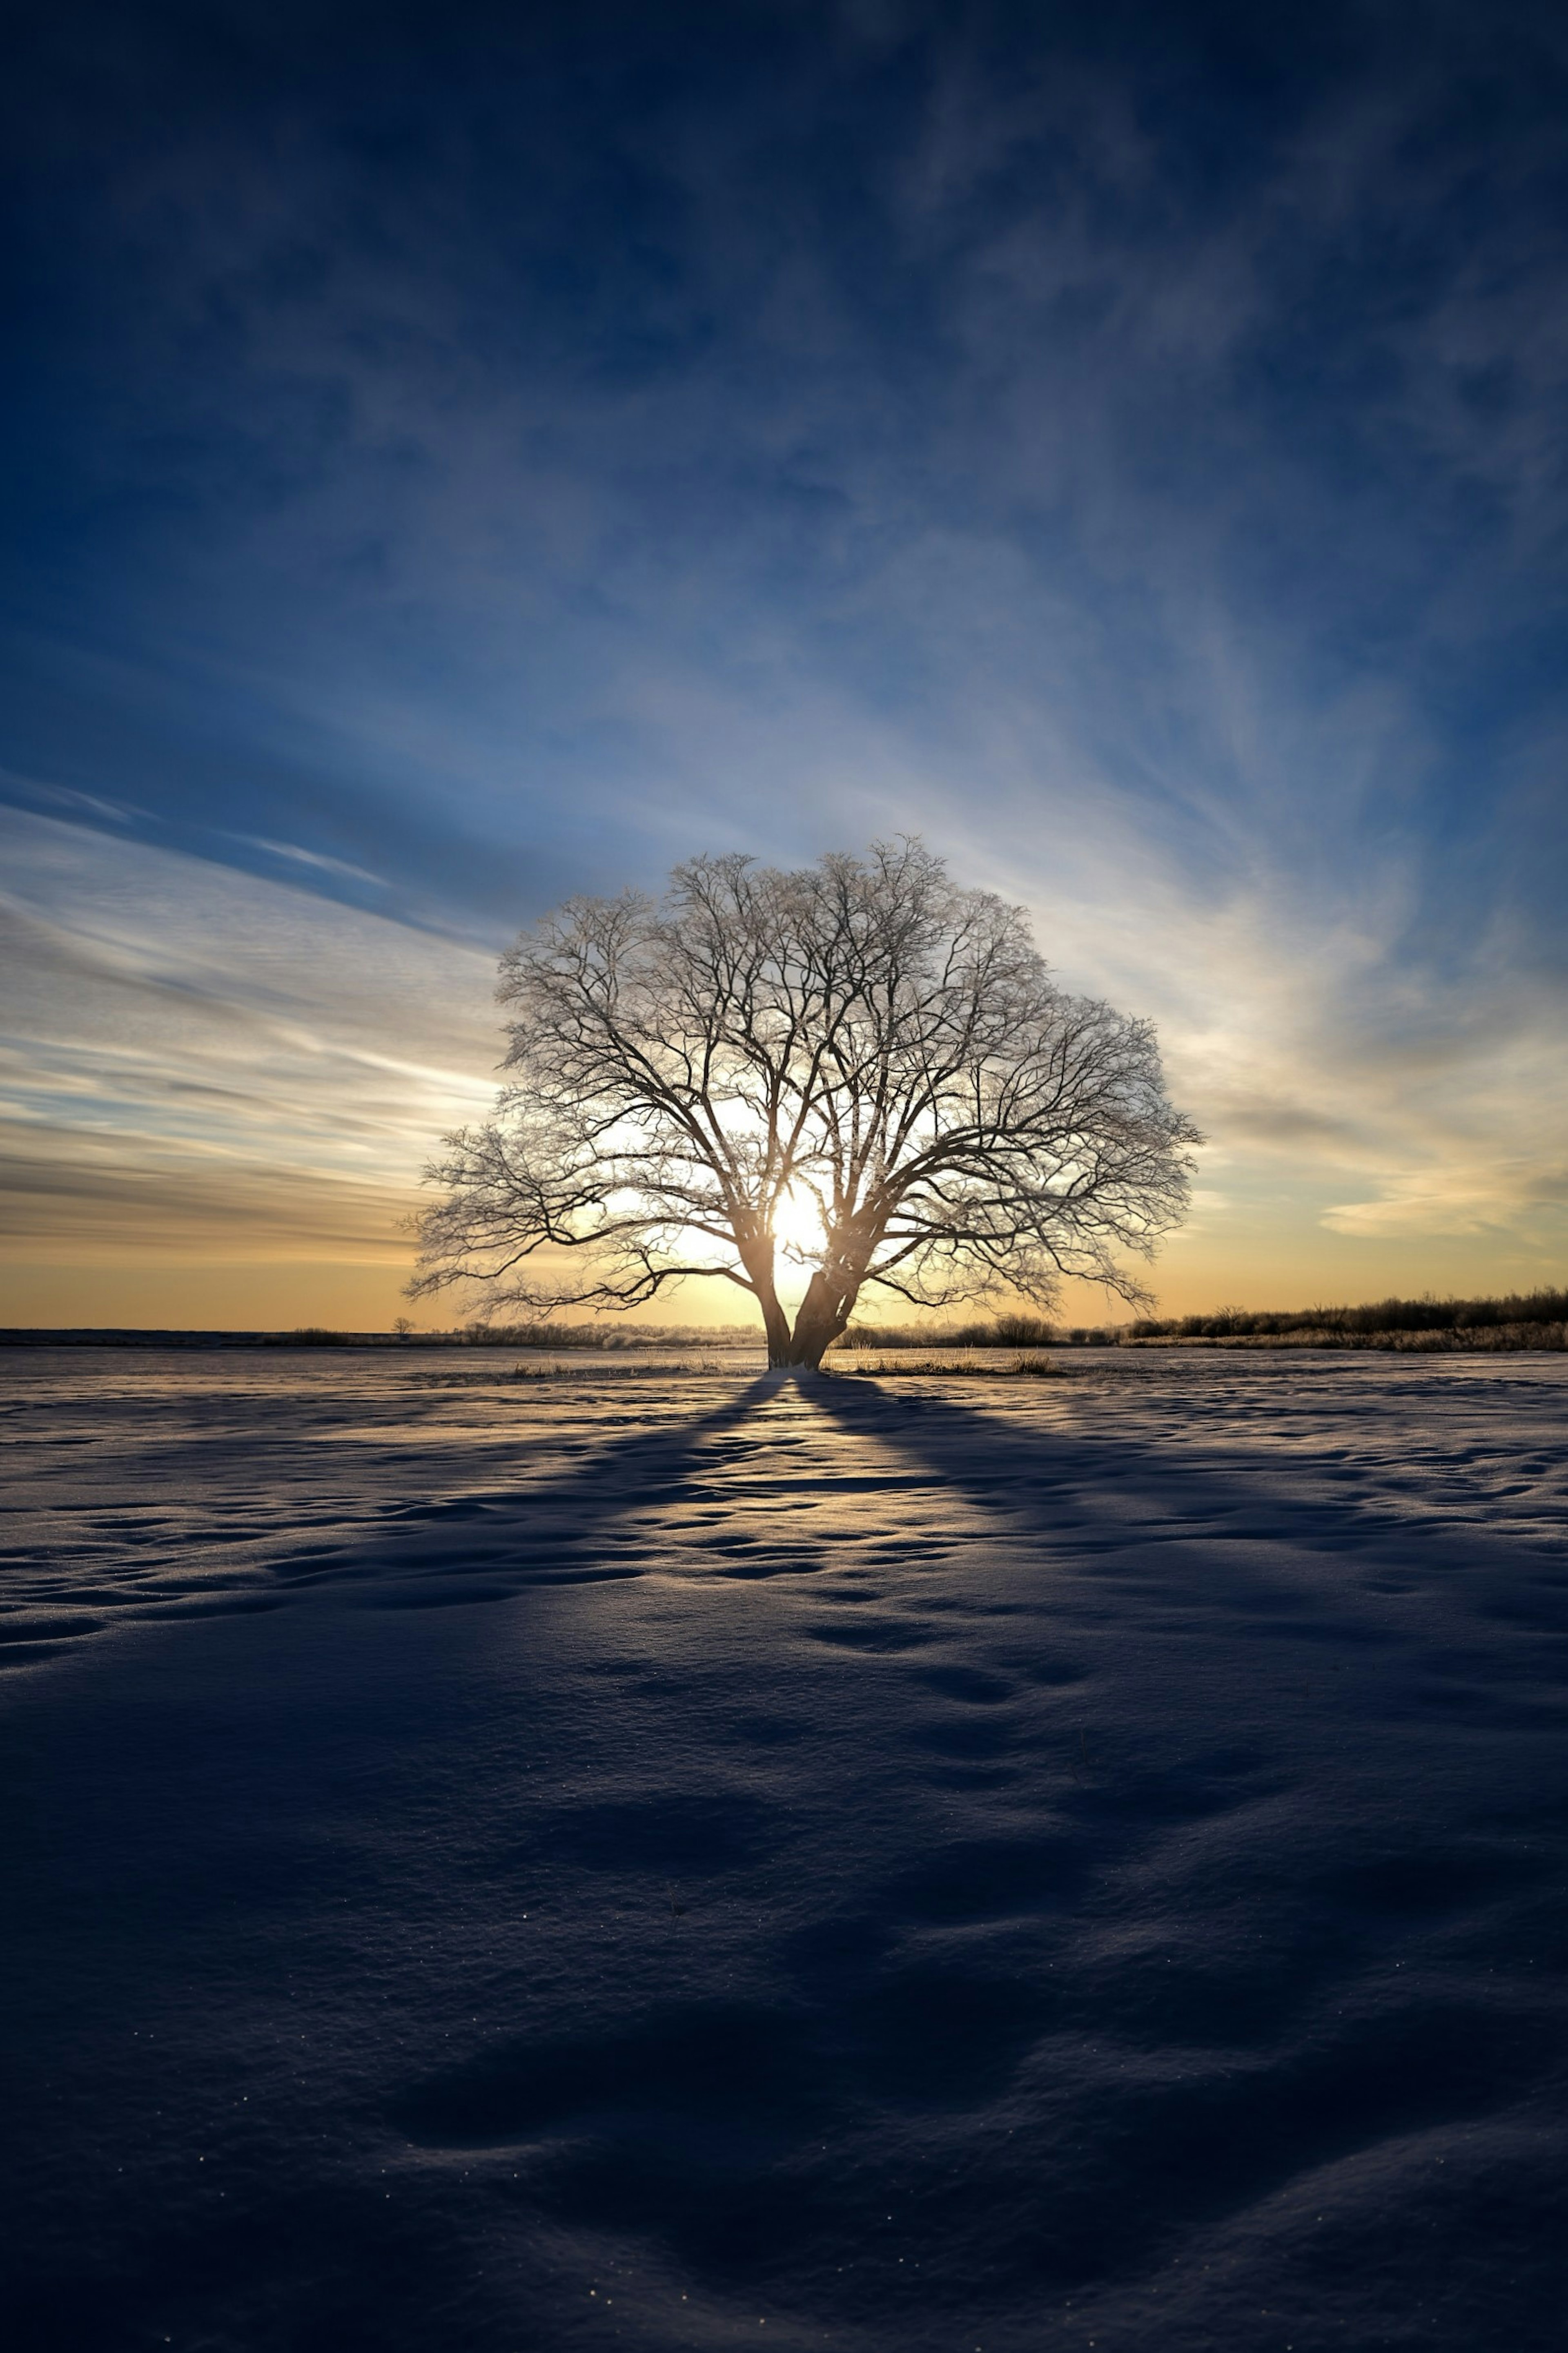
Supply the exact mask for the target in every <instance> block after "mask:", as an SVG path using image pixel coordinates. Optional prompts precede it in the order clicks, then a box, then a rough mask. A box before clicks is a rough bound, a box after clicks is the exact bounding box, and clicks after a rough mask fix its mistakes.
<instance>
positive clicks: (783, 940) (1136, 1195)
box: [410, 839, 1202, 1366]
mask: <svg viewBox="0 0 1568 2353" xmlns="http://www.w3.org/2000/svg"><path fill="white" fill-rule="evenodd" d="M498 995H499V997H500V1002H501V1003H502V1004H503V1005H504V1006H506V1007H507V1008H509V1010H510V1017H511V1018H510V1023H509V1035H510V1048H509V1051H508V1053H507V1055H506V1058H505V1061H504V1064H503V1068H504V1069H505V1071H507V1072H508V1074H509V1077H508V1083H507V1084H506V1086H505V1087H504V1089H503V1090H502V1092H501V1094H500V1100H499V1102H498V1103H497V1106H496V1110H495V1113H494V1115H493V1117H492V1118H490V1119H489V1121H488V1122H486V1124H484V1125H483V1126H480V1127H475V1128H465V1129H462V1130H460V1131H459V1132H458V1134H454V1135H451V1136H449V1137H447V1147H446V1151H445V1154H444V1155H443V1156H442V1157H441V1158H440V1159H439V1160H438V1161H437V1162H436V1163H435V1164H434V1166H432V1167H431V1168H430V1170H429V1171H428V1172H427V1175H428V1176H429V1178H430V1180H431V1181H433V1182H434V1183H435V1184H437V1185H438V1186H439V1187H440V1188H441V1198H439V1199H438V1200H437V1201H436V1202H435V1203H434V1204H433V1205H432V1207H431V1208H429V1209H428V1210H427V1211H426V1214H425V1216H424V1217H423V1219H421V1220H420V1236H421V1244H422V1250H421V1257H420V1261H419V1266H418V1270H417V1271H416V1277H415V1280H414V1282H413V1283H412V1284H411V1285H410V1290H411V1292H412V1293H414V1294H415V1295H416V1296H417V1295H420V1294H423V1293H430V1292H432V1291H436V1290H438V1289H440V1288H442V1287H444V1286H446V1285H447V1284H450V1283H453V1282H479V1283H481V1284H482V1285H483V1286H484V1289H485V1293H486V1297H487V1303H488V1304H489V1305H492V1306H497V1305H500V1304H503V1303H506V1304H516V1305H521V1306H524V1307H527V1308H528V1309H530V1310H531V1311H533V1312H535V1313H548V1312H549V1310H550V1309H551V1308H552V1307H557V1306H579V1307H581V1306H584V1305H593V1306H600V1307H622V1308H624V1307H629V1306H635V1305H638V1304H640V1303H643V1302H645V1301H647V1300H650V1299H653V1298H655V1297H656V1296H657V1295H658V1293H660V1292H662V1291H664V1290H665V1289H666V1288H667V1287H668V1286H669V1285H670V1284H672V1283H675V1282H679V1281H680V1280H681V1279H683V1278H684V1277H687V1276H691V1275H709V1276H712V1275H717V1276H720V1277H721V1278H723V1279H724V1280H726V1281H727V1282H731V1283H734V1284H737V1285H738V1286H739V1287H740V1288H741V1289H742V1291H747V1292H750V1293H752V1296H753V1297H754V1298H755V1299H756V1301H757V1303H758V1306H759V1309H760V1311H761V1314H762V1318H763V1325H764V1327H765V1330H766V1334H767V1341H768V1354H769V1360H770V1362H772V1363H774V1364H800V1365H813V1366H815V1365H816V1364H818V1363H819V1362H820V1360H821V1357H822V1354H823V1351H824V1349H825V1348H826V1347H827V1346H828V1345H830V1344H831V1343H832V1341H833V1340H835V1339H836V1338H837V1336H838V1335H839V1334H840V1333H841V1332H842V1331H843V1330H844V1328H845V1326H846V1324H847V1322H848V1319H849V1315H850V1313H851V1311H852V1309H853V1307H854V1305H855V1303H856V1300H857V1299H858V1296H859V1294H860V1293H861V1291H862V1289H863V1288H864V1287H865V1286H866V1285H867V1284H875V1285H877V1286H879V1287H880V1289H882V1290H883V1291H886V1292H893V1293H897V1294H898V1296H899V1297H900V1299H902V1300H904V1301H906V1302H907V1303H910V1305H912V1306H915V1307H921V1308H925V1307H941V1306H947V1305H952V1303H955V1302H958V1301H961V1300H973V1299H976V1298H981V1297H984V1296H987V1295H994V1294H998V1293H1010V1294H1021V1295H1022V1296H1023V1297H1025V1298H1026V1299H1029V1300H1031V1301H1033V1302H1034V1303H1036V1304H1037V1305H1040V1306H1045V1307H1048V1306H1049V1305H1050V1304H1051V1303H1052V1302H1053V1300H1054V1299H1055V1296H1056V1294H1057V1291H1058V1285H1059V1283H1060V1281H1061V1279H1062V1277H1063V1276H1064V1275H1080V1276H1089V1277H1090V1278H1092V1279H1093V1280H1094V1281H1096V1282H1100V1283H1103V1284H1105V1285H1107V1286H1108V1287H1109V1288H1110V1290H1111V1291H1113V1292H1114V1293H1117V1294H1118V1295H1119V1296H1121V1298H1123V1299H1125V1300H1128V1301H1130V1302H1133V1303H1140V1304H1142V1303H1147V1298H1148V1294H1147V1292H1146V1291H1145V1289H1144V1287H1143V1285H1142V1283H1141V1282H1139V1281H1138V1280H1137V1279H1136V1277H1135V1276H1134V1274H1133V1273H1132V1272H1131V1271H1130V1268H1129V1266H1128V1263H1127V1254H1129V1253H1131V1256H1132V1257H1133V1258H1135V1259H1136V1258H1147V1257H1148V1256H1149V1255H1150V1254H1151V1253H1152V1250H1153V1248H1154V1246H1155V1244H1156V1243H1157V1241H1158V1240H1159V1238H1160V1237H1161V1235H1163V1233H1165V1232H1166V1231H1168V1230H1169V1229H1170V1228H1172V1227H1173V1225H1175V1224H1176V1223H1177V1222H1178V1221H1179V1220H1180V1219H1181V1217H1182V1216H1183V1214H1184V1210H1185V1208H1186V1202H1187V1192H1188V1179H1189V1175H1190V1171H1191V1166H1192V1164H1191V1161H1190V1158H1189V1157H1188V1155H1187V1151H1186V1147H1187V1146H1188V1145H1193V1144H1195V1143H1198V1142H1200V1141H1201V1140H1202V1139H1201V1138H1200V1137H1199V1136H1198V1134H1197V1132H1196V1130H1195V1129H1194V1127H1193V1125H1192V1124H1191V1123H1190V1122H1189V1121H1188V1120H1186V1119H1185V1118H1184V1116H1183V1115H1182V1114H1181V1113H1179V1112H1178V1111H1176V1110H1175V1109H1174V1108H1173V1105H1172V1104H1171V1103H1170V1102H1169V1101H1168V1100H1167V1098H1166V1094H1165V1091H1164V1082H1163V1075H1162V1071H1161V1066H1160V1058H1159V1052H1158V1049H1157V1046H1156V1042H1155V1038H1154V1033H1153V1030H1152V1027H1151V1026H1150V1024H1149V1023H1147V1022H1146V1021H1140V1020H1134V1019H1129V1018H1127V1017H1125V1016H1124V1015H1121V1014H1120V1013H1117V1012H1114V1011H1113V1010H1112V1009H1111V1008H1110V1006H1108V1005H1105V1004H1102V1003H1100V1002H1099V1001H1098V1000H1097V999H1094V998H1090V997H1073V996H1069V995H1067V994H1066V993H1064V992H1063V991H1062V990H1061V989H1059V988H1058V987H1057V986H1056V984H1055V982H1054V981H1053V980H1052V978H1051V976H1050V975H1049V972H1048V971H1047V966H1046V965H1045V963H1044V962H1043V960H1042V959H1041V957H1040V955H1039V954H1038V953H1037V949H1036V948H1035V945H1034V943H1033V941H1032V939H1031V937H1030V934H1029V929H1028V924H1027V921H1026V915H1025V913H1024V911H1023V910H1022V909H1021V908H1018V907H1009V906H1007V905H1006V904H1005V902H1003V901H1002V900H1001V899H999V898H997V897H996V896H995V895H994V894H993V893H992V892H984V891H970V890H963V889H961V888H959V887H958V886H957V885H956V884H954V883H953V882H952V881H951V880H950V879H949V877H948V874H947V871H946V868H945V865H944V864H943V862H942V860H941V859H939V858H937V857H936V856H934V855H933V854H932V852H931V850H929V849H927V848H926V847H925V846H924V844H923V843H921V841H919V840H916V839H906V840H901V841H899V842H895V843H891V844H889V843H877V844H874V845H873V846H872V848H871V849H870V850H869V851H868V853H867V855H866V856H865V857H864V858H856V857H849V856H844V855H834V856H829V857H826V858H823V859H821V860H819V861H818V862H817V864H816V865H815V866H811V867H807V868H805V869H804V870H802V871H798V872H794V873H785V872H781V871H775V870H774V869H772V868H767V867H762V866H759V865H757V864H755V863H754V862H753V861H752V860H749V859H746V858H743V857H740V856H726V857H716V858H699V859H694V860H691V861H690V862H689V863H688V864H686V865H683V866H679V867H678V868H677V869H676V870H675V872H674V873H673V875H672V876H671V878H670V885H669V890H668V894H667V895H666V897H665V898H664V899H663V900H662V901H654V900H652V899H650V898H648V897H647V896H646V895H644V894H642V893H640V892H631V891H628V892H623V893H622V894H621V895H620V896H619V897H618V898H614V899H587V898H584V899H574V900H570V901H568V902H567V903H566V904H565V905H564V906H563V908H562V909H561V910H560V911H559V912H558V913H555V914H552V915H551V916H549V917H547V918H546V919H545V920H544V921H543V922H542V923H539V924H538V925H537V926H535V928H534V929H533V930H531V932H528V933H525V934H523V936H522V937H521V939H520V940H519V941H518V942H517V944H516V945H515V946H514V947H513V948H511V949H510V951H509V953H508V954H507V955H506V956H505V957H504V958H503V960H502V963H501V968H500V987H499V990H498ZM788 1268H794V1269H795V1270H797V1271H798V1272H799V1273H800V1274H807V1273H808V1278H809V1279H808V1280H807V1281H806V1282H805V1295H804V1298H803V1299H802V1300H801V1302H800V1305H799V1308H798V1311H797V1312H796V1314H795V1317H794V1320H793V1324H792V1321H791V1318H790V1316H789V1314H788V1313H787V1312H786V1310H785V1308H784V1305H783V1304H781V1302H780V1299H779V1293H778V1282H779V1278H780V1274H781V1270H782V1269H788ZM789 1287H790V1286H789V1285H788V1284H787V1282H786V1288H789Z"/></svg>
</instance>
